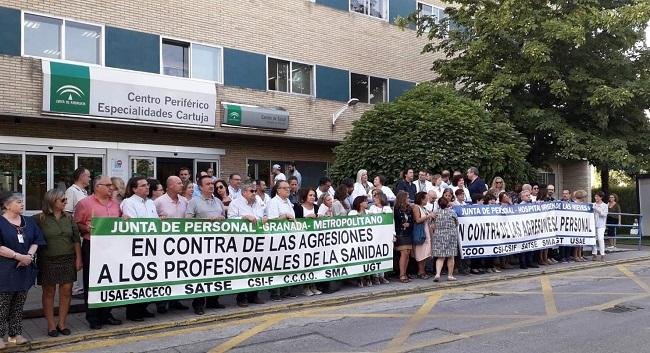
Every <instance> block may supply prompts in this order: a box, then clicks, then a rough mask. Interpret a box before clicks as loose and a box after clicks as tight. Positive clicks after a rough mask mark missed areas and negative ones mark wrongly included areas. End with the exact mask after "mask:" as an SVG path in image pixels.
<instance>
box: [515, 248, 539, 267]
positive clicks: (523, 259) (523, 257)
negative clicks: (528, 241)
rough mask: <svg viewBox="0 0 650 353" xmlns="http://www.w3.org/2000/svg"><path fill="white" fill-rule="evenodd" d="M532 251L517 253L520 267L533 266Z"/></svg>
mask: <svg viewBox="0 0 650 353" xmlns="http://www.w3.org/2000/svg"><path fill="white" fill-rule="evenodd" d="M534 253H535V252H534V251H526V252H521V253H519V265H520V266H530V265H532V264H533V254H534Z"/></svg>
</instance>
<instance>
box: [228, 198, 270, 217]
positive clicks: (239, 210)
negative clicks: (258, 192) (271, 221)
mask: <svg viewBox="0 0 650 353" xmlns="http://www.w3.org/2000/svg"><path fill="white" fill-rule="evenodd" d="M243 216H254V217H255V218H257V219H258V220H261V219H262V218H264V207H263V206H262V204H261V203H260V202H259V198H258V197H257V196H256V197H255V202H254V203H253V204H252V205H251V204H250V203H248V200H246V198H245V197H240V198H238V199H235V200H232V202H231V203H230V206H229V207H228V218H230V219H241V218H242V217H243Z"/></svg>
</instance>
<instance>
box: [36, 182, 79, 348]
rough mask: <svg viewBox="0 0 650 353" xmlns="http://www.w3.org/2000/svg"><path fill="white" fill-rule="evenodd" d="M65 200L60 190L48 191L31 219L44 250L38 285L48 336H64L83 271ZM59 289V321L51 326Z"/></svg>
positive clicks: (74, 225) (75, 229) (40, 254)
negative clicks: (69, 312) (79, 274)
mask: <svg viewBox="0 0 650 353" xmlns="http://www.w3.org/2000/svg"><path fill="white" fill-rule="evenodd" d="M66 201H67V200H66V198H65V194H64V192H63V190H61V189H51V190H49V191H48V192H46V193H45V197H44V198H43V208H42V211H43V212H41V213H39V214H36V215H34V216H33V217H32V218H33V219H34V221H35V222H36V223H37V224H38V225H39V227H40V228H41V231H42V232H43V235H44V236H45V241H46V242H47V246H46V247H41V248H40V249H38V261H37V262H38V268H39V272H38V276H37V277H36V280H37V283H38V284H39V285H41V286H43V295H42V302H43V314H44V315H45V319H46V320H47V335H48V336H50V337H56V336H58V335H59V334H62V335H64V336H67V335H69V334H70V329H68V328H66V318H67V316H68V310H69V309H70V299H71V297H72V283H73V282H74V281H75V280H76V279H77V272H78V271H80V270H81V268H82V265H83V264H82V262H81V237H80V233H79V228H78V227H77V223H75V222H74V220H73V219H72V217H71V216H70V215H68V214H67V213H65V212H63V210H64V208H65V203H66ZM57 285H58V286H59V321H58V323H56V324H55V323H54V296H55V294H56V287H57Z"/></svg>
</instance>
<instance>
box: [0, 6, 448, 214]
mask: <svg viewBox="0 0 650 353" xmlns="http://www.w3.org/2000/svg"><path fill="white" fill-rule="evenodd" d="M428 3H429V4H419V3H418V2H416V1H412V0H380V1H376V0H365V1H364V0H360V1H357V0H352V1H350V0H322V1H321V0H318V1H305V0H286V1H285V0H283V1H246V2H240V1H213V0H210V1H207V0H206V1H193V2H186V1H145V2H136V1H128V2H127V1H121V2H106V1H85V2H82V3H79V2H74V1H49V0H47V1H38V2H36V1H10V0H2V1H0V80H1V81H2V82H3V84H2V85H0V97H1V98H2V99H0V169H2V175H1V176H0V178H1V179H0V188H1V189H3V190H10V191H14V192H21V193H23V194H24V195H25V199H26V207H27V209H28V210H36V209H39V208H40V199H41V196H42V194H43V193H44V192H45V191H46V190H47V189H48V188H52V187H56V186H61V187H63V186H64V185H70V183H71V182H72V181H71V180H70V175H71V172H72V171H73V170H74V169H75V168H76V167H78V166H85V167H87V168H89V169H91V172H92V174H94V175H98V174H108V175H111V176H120V177H122V178H124V179H128V178H129V177H131V176H133V175H146V176H151V177H156V178H158V179H160V180H164V179H165V178H166V177H167V176H169V175H171V174H175V173H176V172H177V171H178V169H179V168H180V167H189V168H190V169H191V170H192V172H193V173H195V172H197V171H200V170H206V169H207V168H208V167H210V166H211V167H213V168H214V170H215V172H216V173H215V174H216V175H217V176H221V177H224V178H225V177H227V176H228V175H229V174H231V173H235V172H236V173H241V174H243V175H249V176H250V177H252V178H261V179H266V180H269V179H270V169H271V166H272V165H273V164H276V163H277V164H280V165H282V166H283V167H285V166H286V164H287V163H288V162H289V161H295V162H296V164H297V167H298V170H299V171H301V173H302V175H303V179H304V183H305V184H311V185H313V184H315V183H316V182H317V178H318V177H320V176H321V175H323V174H324V172H325V170H326V168H327V167H328V164H329V163H331V162H332V161H333V153H332V148H333V147H334V146H335V145H336V144H337V143H339V142H340V141H341V140H342V138H343V137H344V135H345V132H346V131H348V130H349V129H350V128H351V123H352V121H354V120H355V119H357V118H358V117H359V116H360V115H361V114H362V113H363V112H364V111H365V110H367V109H369V108H371V107H372V106H373V104H376V103H379V102H385V101H391V100H394V99H396V98H397V97H399V95H400V94H401V93H403V92H404V91H406V90H408V89H409V88H411V87H412V86H413V85H415V84H416V83H417V82H420V81H424V80H429V79H431V78H432V77H433V73H432V72H431V71H430V66H431V60H432V58H431V57H430V56H429V57H426V56H423V55H420V50H421V48H422V46H423V44H424V40H423V39H418V38H416V37H415V34H414V31H413V30H412V29H409V28H406V29H401V28H399V27H398V26H396V25H395V19H396V18H397V17H398V16H407V15H408V14H410V13H411V12H413V11H416V9H417V7H418V6H427V9H433V8H435V7H434V6H437V8H438V9H442V7H443V6H442V3H439V2H437V1H428ZM351 98H357V99H359V103H358V104H355V105H354V106H350V107H349V109H346V110H345V112H344V113H343V114H342V115H341V116H340V117H339V119H338V120H337V122H336V125H333V124H332V116H333V114H334V113H335V112H337V111H338V110H339V109H341V108H342V107H343V106H346V105H347V103H348V101H349V100H350V99H351Z"/></svg>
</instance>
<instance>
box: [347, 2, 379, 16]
mask: <svg viewBox="0 0 650 353" xmlns="http://www.w3.org/2000/svg"><path fill="white" fill-rule="evenodd" d="M350 11H352V12H358V13H362V14H364V15H368V16H372V17H377V18H382V19H386V18H388V0H350Z"/></svg>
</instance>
